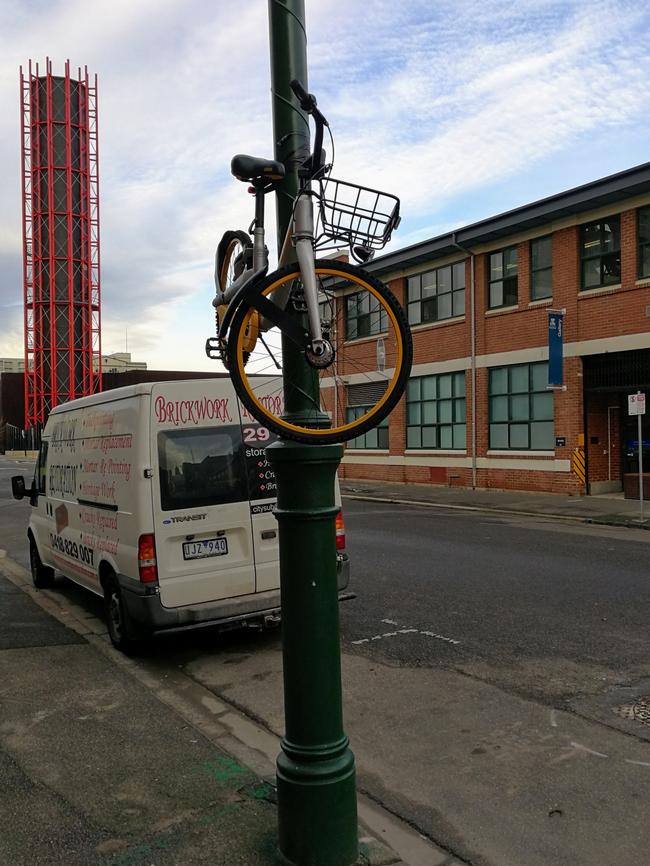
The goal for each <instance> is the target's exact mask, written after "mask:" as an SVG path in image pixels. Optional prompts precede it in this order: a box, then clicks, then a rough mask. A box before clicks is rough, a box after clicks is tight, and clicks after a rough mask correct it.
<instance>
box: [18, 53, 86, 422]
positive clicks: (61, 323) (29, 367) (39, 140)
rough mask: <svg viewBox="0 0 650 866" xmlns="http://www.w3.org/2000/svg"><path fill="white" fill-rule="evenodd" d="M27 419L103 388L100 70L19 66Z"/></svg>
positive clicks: (38, 418)
mask: <svg viewBox="0 0 650 866" xmlns="http://www.w3.org/2000/svg"><path fill="white" fill-rule="evenodd" d="M20 94H21V123H22V139H21V155H22V188H23V278H24V289H25V427H26V428H27V427H31V426H34V425H37V426H40V425H42V424H43V423H44V422H45V421H46V419H47V416H48V413H49V411H50V409H52V407H54V406H56V405H57V404H59V403H63V402H65V401H67V400H73V399H74V398H75V397H81V396H84V395H87V394H93V393H95V392H96V391H99V390H101V334H100V321H101V317H100V269H99V174H98V167H99V166H98V163H99V150H98V140H97V132H98V127H97V76H95V77H94V80H92V81H91V80H90V79H89V77H88V69H87V68H86V69H84V71H83V73H82V71H81V69H79V70H78V74H77V77H76V78H71V76H70V61H66V64H65V75H64V76H54V75H52V63H51V61H50V60H49V59H48V60H47V61H46V70H45V75H41V74H40V73H39V68H38V64H36V65H35V67H34V69H32V62H31V60H30V62H29V69H28V73H27V75H24V74H23V70H22V67H21V70H20Z"/></svg>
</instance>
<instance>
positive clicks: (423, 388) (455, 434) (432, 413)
mask: <svg viewBox="0 0 650 866" xmlns="http://www.w3.org/2000/svg"><path fill="white" fill-rule="evenodd" d="M465 443H466V423H465V372H464V371H463V372H460V373H444V374H441V375H439V376H420V377H418V378H413V379H410V380H409V383H408V388H407V390H406V447H407V448H449V449H454V448H459V449H464V448H465Z"/></svg>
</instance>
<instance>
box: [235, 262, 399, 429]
mask: <svg viewBox="0 0 650 866" xmlns="http://www.w3.org/2000/svg"><path fill="white" fill-rule="evenodd" d="M316 278H317V283H318V300H319V308H320V313H321V328H322V331H323V336H324V338H325V339H326V340H327V341H328V343H329V345H330V346H331V352H330V353H329V354H328V355H326V356H325V357H324V358H313V357H311V356H310V353H309V351H308V350H306V349H305V348H304V346H300V347H299V346H297V345H296V344H295V343H293V342H292V341H291V339H290V338H289V337H287V336H286V335H283V334H282V333H281V331H280V329H279V328H277V327H275V326H273V327H270V329H269V330H266V331H263V333H262V335H261V338H260V339H259V340H258V341H257V344H256V345H255V347H254V348H253V350H250V349H249V348H247V347H248V346H249V342H248V338H247V333H248V329H249V328H250V327H251V323H252V322H253V321H255V320H257V321H259V318H258V317H259V314H258V311H257V310H255V309H254V308H253V307H251V306H250V305H249V304H248V303H247V302H242V304H241V305H240V306H239V308H238V310H237V312H236V314H235V316H234V318H233V321H232V325H231V328H230V332H229V334H228V368H229V370H230V374H231V378H232V381H233V385H234V387H235V390H236V391H237V394H238V396H239V398H240V400H241V402H242V403H243V404H244V406H245V407H246V409H247V410H248V411H249V412H250V414H251V415H252V416H253V417H254V418H256V419H257V420H258V421H259V422H260V423H261V424H264V425H265V426H266V427H268V428H269V429H271V430H273V431H274V432H276V433H277V434H278V435H280V436H282V437H283V438H285V439H293V440H296V441H299V442H312V443H327V442H345V441H348V440H350V439H355V438H356V437H359V436H364V435H365V434H368V436H370V437H371V438H372V433H370V432H369V431H372V430H373V429H374V428H375V427H376V426H377V425H378V424H379V423H380V422H381V421H382V420H383V419H384V418H386V416H387V415H388V414H389V412H390V411H391V410H392V409H393V408H394V406H395V405H396V403H397V402H398V400H399V399H400V397H401V396H402V394H403V392H404V389H405V387H406V383H407V381H408V377H409V374H410V370H411V362H412V355H413V349H412V342H411V334H410V330H409V327H408V323H407V321H406V316H405V315H404V312H403V311H402V308H401V307H400V305H399V303H398V302H397V300H396V299H395V297H394V295H393V294H392V292H391V291H390V290H389V289H388V288H387V287H386V286H385V285H384V284H383V283H382V282H380V281H379V280H378V279H377V278H376V277H374V276H373V275H372V274H369V273H367V272H366V271H363V270H362V269H361V268H358V267H356V266H354V265H349V264H346V263H344V262H335V261H331V260H319V261H317V262H316ZM258 291H259V294H260V295H262V296H263V297H265V298H269V299H271V300H274V299H275V302H276V303H277V302H278V299H279V298H282V299H283V303H284V304H285V305H286V306H285V309H287V310H289V309H290V308H292V309H293V310H294V311H295V315H296V316H297V317H299V318H300V317H302V320H303V322H304V323H305V327H307V326H306V321H307V318H306V312H305V310H304V295H303V290H302V279H301V276H300V271H299V269H298V267H297V265H289V266H287V267H285V268H283V269H281V270H279V271H276V272H275V273H273V274H270V275H269V276H267V277H266V279H265V280H264V281H263V282H262V283H261V284H260V286H259V289H258ZM305 362H306V363H305ZM366 444H370V443H366Z"/></svg>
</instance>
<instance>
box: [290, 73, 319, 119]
mask: <svg viewBox="0 0 650 866" xmlns="http://www.w3.org/2000/svg"><path fill="white" fill-rule="evenodd" d="M289 87H290V88H291V89H292V90H293V92H294V93H295V95H296V96H297V98H298V102H299V103H300V107H301V108H302V109H303V111H308V110H309V109H310V108H311V107H312V103H313V104H314V105H315V104H316V99H315V97H313V96H312V95H311V94H309V93H307V91H306V90H305V88H304V87H303V86H302V84H301V83H300V82H299V81H298V79H297V78H294V79H293V81H291V82H290V83H289Z"/></svg>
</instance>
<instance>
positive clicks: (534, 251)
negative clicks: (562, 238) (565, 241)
mask: <svg viewBox="0 0 650 866" xmlns="http://www.w3.org/2000/svg"><path fill="white" fill-rule="evenodd" d="M552 276H553V261H552V244H551V236H550V235H548V236H547V237H545V238H535V240H533V241H531V242H530V298H531V300H532V301H541V300H542V298H550V297H551V296H552V294H553V286H552Z"/></svg>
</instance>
